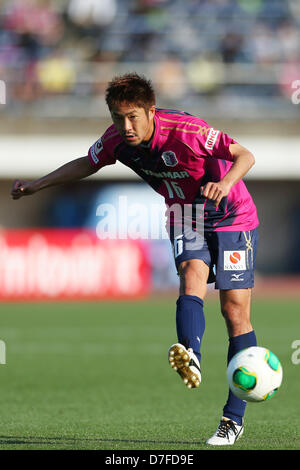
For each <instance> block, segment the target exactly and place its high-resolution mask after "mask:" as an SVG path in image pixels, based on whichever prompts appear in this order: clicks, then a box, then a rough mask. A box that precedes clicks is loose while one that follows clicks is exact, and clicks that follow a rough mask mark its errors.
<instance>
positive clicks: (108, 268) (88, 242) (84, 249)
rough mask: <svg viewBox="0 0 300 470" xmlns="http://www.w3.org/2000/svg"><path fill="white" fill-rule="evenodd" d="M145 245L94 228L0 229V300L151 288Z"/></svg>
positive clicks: (97, 295)
mask: <svg viewBox="0 0 300 470" xmlns="http://www.w3.org/2000/svg"><path fill="white" fill-rule="evenodd" d="M150 277H151V276H150V266H149V263H148V257H147V246H146V244H145V243H143V242H141V241H140V240H130V239H127V240H109V239H106V240H99V239H98V238H97V236H96V234H95V233H94V232H93V231H89V230H73V229H70V230H69V229H67V230H64V229H63V230H62V229H49V230H48V229H45V230H44V229H37V230H2V231H0V301H8V300H9V301H11V300H97V299H126V298H138V297H143V296H145V295H147V294H148V293H149V291H150Z"/></svg>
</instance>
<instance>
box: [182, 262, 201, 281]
mask: <svg viewBox="0 0 300 470" xmlns="http://www.w3.org/2000/svg"><path fill="white" fill-rule="evenodd" d="M203 264H204V263H203V262H202V261H201V260H187V261H183V262H182V263H180V265H179V268H178V274H179V276H180V278H181V279H183V280H185V281H196V282H197V281H198V282H201V281H203V280H205V278H206V274H205V273H204V272H203Z"/></svg>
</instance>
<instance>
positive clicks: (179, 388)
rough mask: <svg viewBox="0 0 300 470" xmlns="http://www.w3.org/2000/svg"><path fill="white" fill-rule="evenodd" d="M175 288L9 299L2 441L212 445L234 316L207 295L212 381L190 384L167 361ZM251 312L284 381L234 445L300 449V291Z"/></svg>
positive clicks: (45, 445) (254, 408) (254, 410)
mask: <svg viewBox="0 0 300 470" xmlns="http://www.w3.org/2000/svg"><path fill="white" fill-rule="evenodd" d="M175 300H176V299H175V297H174V298H172V299H170V298H165V299H157V298H149V299H147V300H143V301H136V302H99V303H75V302H74V303H41V304H39V303H35V304H22V303H20V304H1V329H0V339H1V340H3V341H4V342H5V344H6V364H5V365H1V366H0V384H1V386H0V398H1V400H0V403H1V404H0V409H1V413H0V416H1V419H0V449H12V450H15V449H27V450H28V449H104V450H129V449H130V450H132V449H135V450H144V449H150V450H178V449H180V450H186V449H187V450H191V451H192V450H198V449H200V450H202V449H207V448H208V447H207V446H206V445H205V440H206V439H207V438H208V437H209V436H210V435H211V434H212V433H213V432H214V431H215V429H216V426H217V424H218V421H219V418H220V416H221V412H222V407H223V404H224V401H225V398H226V396H227V384H226V375H225V373H226V354H227V337H226V331H225V324H224V321H223V319H222V317H221V315H220V313H219V306H218V302H217V300H216V299H214V298H208V299H207V301H206V332H205V336H204V340H203V347H202V354H203V362H202V372H203V382H202V384H201V386H200V387H199V389H194V390H188V389H186V388H185V387H184V385H183V383H182V382H181V380H180V378H179V376H177V374H176V373H174V371H172V369H171V368H170V366H169V365H168V361H167V350H168V347H169V346H170V345H171V344H172V343H173V342H175V341H176V334H175V313H174V311H175V308H174V305H175ZM252 312H253V313H252V321H253V325H254V327H255V330H256V333H257V337H258V342H259V345H261V346H266V347H269V348H270V349H271V350H272V351H273V352H274V353H275V354H277V355H278V357H279V358H280V360H281V362H282V365H283V384H282V386H281V389H280V390H279V392H278V393H277V395H276V396H275V397H274V398H272V399H271V400H270V401H268V402H265V403H258V404H253V403H250V404H249V405H248V407H247V411H246V419H245V433H244V436H243V437H242V438H241V439H240V440H239V441H238V442H237V443H236V445H235V446H234V449H265V450H267V449H300V433H299V397H300V364H299V365H295V364H293V363H292V360H291V357H292V353H293V352H294V350H293V349H292V346H291V345H292V342H293V341H294V340H297V339H300V330H299V301H297V300H294V301H293V300H290V301H289V300H287V301H284V300H283V299H282V300H280V301H279V300H274V301H271V300H256V301H254V302H253V308H252ZM226 449H227V447H226ZM230 449H232V447H230Z"/></svg>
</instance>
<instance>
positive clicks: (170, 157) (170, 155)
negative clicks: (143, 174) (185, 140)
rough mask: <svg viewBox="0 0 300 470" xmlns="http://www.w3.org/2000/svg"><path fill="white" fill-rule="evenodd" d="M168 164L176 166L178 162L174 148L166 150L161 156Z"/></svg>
mask: <svg viewBox="0 0 300 470" xmlns="http://www.w3.org/2000/svg"><path fill="white" fill-rule="evenodd" d="M161 158H162V159H163V161H164V162H165V165H166V166H176V165H177V163H178V160H177V157H176V155H175V153H174V152H172V150H168V151H167V152H164V153H163V154H162V156H161Z"/></svg>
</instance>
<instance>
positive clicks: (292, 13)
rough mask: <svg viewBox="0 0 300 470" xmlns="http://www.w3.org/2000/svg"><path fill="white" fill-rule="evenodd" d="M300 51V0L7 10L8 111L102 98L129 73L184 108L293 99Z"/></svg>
mask: <svg viewBox="0 0 300 470" xmlns="http://www.w3.org/2000/svg"><path fill="white" fill-rule="evenodd" d="M299 45H300V0H61V1H58V0H4V1H2V2H1V5H0V79H1V80H3V81H5V83H6V84H7V93H8V103H7V104H8V107H17V106H20V105H22V103H23V104H24V103H25V104H29V103H33V102H36V101H37V100H39V101H40V100H45V99H47V97H49V96H50V97H52V98H53V96H57V95H59V96H62V95H63V96H65V95H66V96H68V98H69V99H72V97H73V98H76V97H77V98H78V97H79V98H80V97H85V98H86V97H100V98H101V97H102V98H103V91H104V88H105V85H106V83H107V81H108V80H109V79H110V78H111V76H112V75H113V74H115V73H118V72H119V71H120V72H122V71H124V70H126V71H128V70H129V69H130V70H133V69H134V70H137V71H143V72H145V73H147V74H148V71H149V75H150V76H151V78H152V79H153V81H154V82H155V85H156V88H157V91H158V93H159V94H160V96H161V97H162V98H163V99H164V100H165V102H166V103H167V104H169V103H168V101H170V102H171V104H172V98H173V97H174V96H176V102H177V103H178V102H179V103H181V104H182V103H184V102H186V100H187V99H190V100H193V99H195V97H196V98H197V97H198V98H199V97H200V98H201V96H209V97H214V96H218V98H220V96H221V97H222V96H231V95H232V96H235V97H236V96H239V95H240V96H241V95H245V94H246V95H248V96H249V97H251V98H252V97H254V98H256V99H261V98H262V97H268V98H270V97H277V98H278V97H279V98H280V100H282V99H290V95H291V82H292V81H293V80H295V79H297V78H298V79H299V76H300V47H299ZM280 102H281V101H280ZM8 109H9V108H8ZM6 110H7V109H6Z"/></svg>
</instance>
